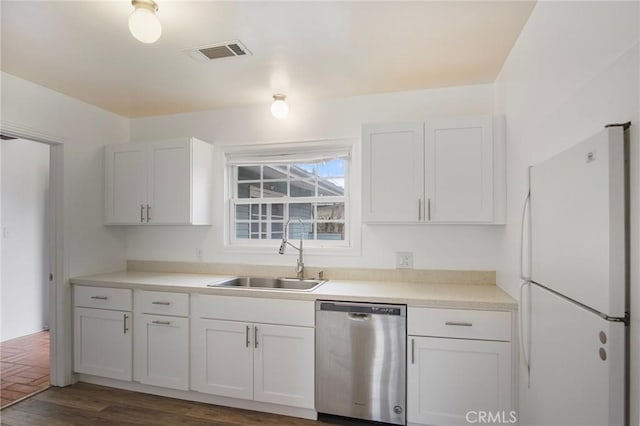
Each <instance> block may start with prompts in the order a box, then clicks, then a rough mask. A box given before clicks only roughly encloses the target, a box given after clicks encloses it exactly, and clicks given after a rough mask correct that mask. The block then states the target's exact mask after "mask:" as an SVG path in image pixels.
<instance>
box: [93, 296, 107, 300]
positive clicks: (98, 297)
mask: <svg viewBox="0 0 640 426" xmlns="http://www.w3.org/2000/svg"><path fill="white" fill-rule="evenodd" d="M91 298H92V299H97V300H107V299H108V297H107V296H91Z"/></svg>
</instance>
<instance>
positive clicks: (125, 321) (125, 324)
mask: <svg viewBox="0 0 640 426" xmlns="http://www.w3.org/2000/svg"><path fill="white" fill-rule="evenodd" d="M127 319H129V315H127V314H124V319H123V321H122V323H123V327H124V330H123V331H122V332H123V333H124V334H127V331H129V328H128V327H127Z"/></svg>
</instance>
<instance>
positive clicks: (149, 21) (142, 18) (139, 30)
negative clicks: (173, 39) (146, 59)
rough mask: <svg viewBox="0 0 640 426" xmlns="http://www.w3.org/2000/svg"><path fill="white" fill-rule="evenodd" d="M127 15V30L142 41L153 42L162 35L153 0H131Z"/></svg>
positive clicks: (156, 6) (156, 7)
mask: <svg viewBox="0 0 640 426" xmlns="http://www.w3.org/2000/svg"><path fill="white" fill-rule="evenodd" d="M131 4H132V5H133V8H134V9H133V12H132V13H131V15H130V16H129V31H131V34H132V35H133V36H134V37H135V38H136V39H137V40H139V41H141V42H143V43H155V42H156V41H158V39H159V38H160V36H161V35H162V25H160V20H159V19H158V17H157V16H156V12H157V11H158V5H157V4H156V2H154V1H153V0H133V1H132V2H131Z"/></svg>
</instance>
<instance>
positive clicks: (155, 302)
mask: <svg viewBox="0 0 640 426" xmlns="http://www.w3.org/2000/svg"><path fill="white" fill-rule="evenodd" d="M151 304H152V305H164V306H169V305H171V302H160V301H157V300H156V301H153V302H151Z"/></svg>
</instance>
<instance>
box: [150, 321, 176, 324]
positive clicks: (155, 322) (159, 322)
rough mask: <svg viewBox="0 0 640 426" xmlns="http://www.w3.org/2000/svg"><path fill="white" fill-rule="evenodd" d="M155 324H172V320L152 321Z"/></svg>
mask: <svg viewBox="0 0 640 426" xmlns="http://www.w3.org/2000/svg"><path fill="white" fill-rule="evenodd" d="M151 322H152V323H153V324H158V325H171V321H157V320H156V321H151Z"/></svg>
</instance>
